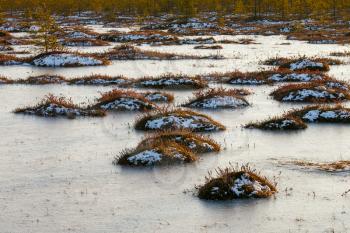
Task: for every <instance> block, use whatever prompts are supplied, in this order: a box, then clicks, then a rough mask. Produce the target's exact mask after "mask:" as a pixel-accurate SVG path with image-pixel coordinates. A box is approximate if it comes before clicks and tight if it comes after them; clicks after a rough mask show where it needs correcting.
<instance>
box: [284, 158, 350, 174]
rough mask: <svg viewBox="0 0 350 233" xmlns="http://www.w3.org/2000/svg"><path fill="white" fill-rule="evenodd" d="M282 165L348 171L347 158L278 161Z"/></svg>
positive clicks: (325, 170)
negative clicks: (327, 160) (332, 160)
mask: <svg viewBox="0 0 350 233" xmlns="http://www.w3.org/2000/svg"><path fill="white" fill-rule="evenodd" d="M280 164H282V165H295V166H298V167H302V168H305V169H312V170H318V171H324V172H348V171H350V161H349V160H341V161H336V162H326V163H319V162H309V161H303V160H295V161H287V162H280Z"/></svg>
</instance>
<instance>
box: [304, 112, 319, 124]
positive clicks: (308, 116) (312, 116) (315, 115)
mask: <svg viewBox="0 0 350 233" xmlns="http://www.w3.org/2000/svg"><path fill="white" fill-rule="evenodd" d="M320 113H321V111H320V110H312V111H309V112H307V113H306V114H305V115H304V116H303V119H305V120H308V121H309V122H314V121H316V120H318V118H319V116H320Z"/></svg>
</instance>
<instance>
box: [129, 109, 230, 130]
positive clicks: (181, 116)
mask: <svg viewBox="0 0 350 233" xmlns="http://www.w3.org/2000/svg"><path fill="white" fill-rule="evenodd" d="M135 128H136V129H138V130H146V131H149V130H177V129H187V130H190V131H193V132H210V131H220V130H225V129H226V128H225V126H223V125H222V124H220V123H219V122H216V121H214V120H213V119H211V118H210V117H208V116H207V115H204V114H200V113H196V112H193V111H189V110H184V109H159V110H157V111H153V112H150V113H146V114H145V115H142V116H141V117H139V119H138V120H137V121H136V123H135Z"/></svg>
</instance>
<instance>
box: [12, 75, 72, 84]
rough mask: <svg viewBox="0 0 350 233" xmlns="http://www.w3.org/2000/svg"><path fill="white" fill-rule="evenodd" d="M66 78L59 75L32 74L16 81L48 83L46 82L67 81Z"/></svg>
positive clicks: (21, 82) (60, 82) (57, 82)
mask: <svg viewBox="0 0 350 233" xmlns="http://www.w3.org/2000/svg"><path fill="white" fill-rule="evenodd" d="M66 82H67V81H66V79H65V78H64V77H62V76H59V75H49V74H46V75H39V76H31V77H28V78H26V79H20V80H17V81H16V83H20V84H30V85H46V84H62V83H66Z"/></svg>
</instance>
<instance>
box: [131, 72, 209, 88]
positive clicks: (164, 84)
mask: <svg viewBox="0 0 350 233" xmlns="http://www.w3.org/2000/svg"><path fill="white" fill-rule="evenodd" d="M131 85H132V86H135V87H140V88H160V89H202V88H206V87H208V83H207V82H206V81H205V80H203V79H202V78H201V77H199V76H196V77H190V76H187V75H182V74H165V75H162V76H159V77H154V78H152V77H144V78H140V79H137V80H135V81H134V82H133V83H131Z"/></svg>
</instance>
